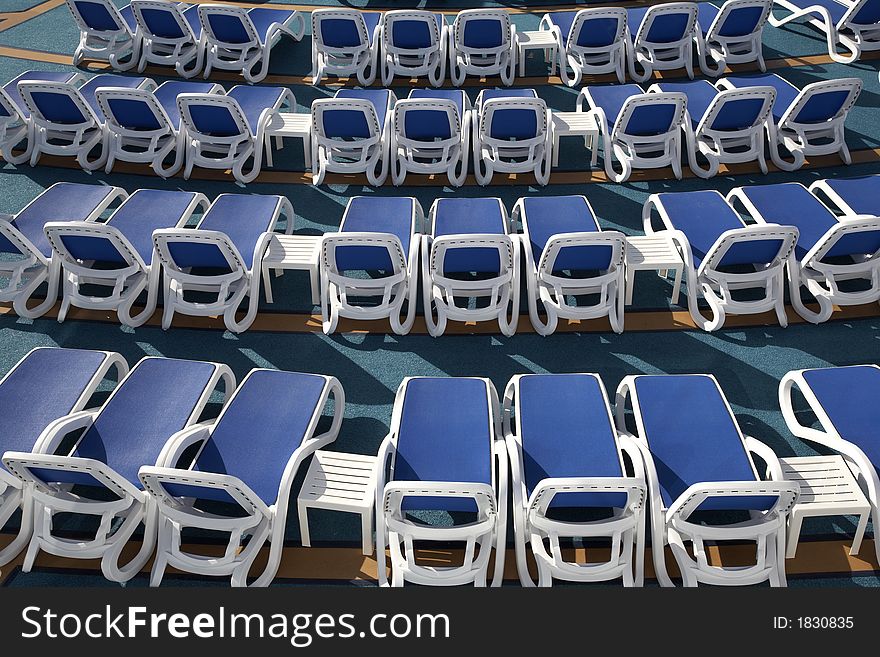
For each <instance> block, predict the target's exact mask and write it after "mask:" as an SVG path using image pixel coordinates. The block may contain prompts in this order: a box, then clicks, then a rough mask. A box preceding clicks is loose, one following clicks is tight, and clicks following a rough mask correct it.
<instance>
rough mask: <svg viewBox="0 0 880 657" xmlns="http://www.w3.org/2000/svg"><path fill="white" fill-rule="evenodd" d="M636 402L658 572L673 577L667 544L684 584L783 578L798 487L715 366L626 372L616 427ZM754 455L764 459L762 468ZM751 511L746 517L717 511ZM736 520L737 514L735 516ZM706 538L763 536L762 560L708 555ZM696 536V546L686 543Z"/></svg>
mask: <svg viewBox="0 0 880 657" xmlns="http://www.w3.org/2000/svg"><path fill="white" fill-rule="evenodd" d="M627 409H631V410H632V414H633V418H634V421H635V433H634V434H630V437H631V438H632V439H633V440H634V441H635V442H636V444H637V445H638V446H639V447H640V448H641V450H642V456H643V458H644V461H645V472H646V474H647V479H648V495H649V497H650V507H649V508H650V513H651V528H652V530H651V537H652V540H651V543H652V549H653V553H654V572H655V573H656V575H657V579H658V580H659V582H660V585H661V586H673V583H672V580H671V579H670V577H669V574H668V572H667V570H666V555H665V549H664V548H665V546H666V545H669V546H670V547H671V548H672V554H673V556H674V557H675V560H676V562H677V564H678V568H679V570H680V572H681V575H682V579H683V582H684V585H685V586H697V585H698V584H700V583H702V584H714V585H721V586H734V585H747V584H758V583H761V582H764V581H768V580H769V582H770V585H771V586H785V585H786V581H785V523H786V517H787V515H788V512H789V510H790V509H791V507H792V506H793V505H794V503H795V500H796V499H797V496H798V493H799V491H800V487H799V485H798V483H797V482H795V481H786V480H785V478H784V476H783V474H782V467H781V466H780V464H779V461H778V459H777V457H776V454H775V453H774V452H773V450H772V449H770V448H769V447H768V446H767V445H765V444H764V443H762V442H760V441H759V440H756V439H755V438H753V437H751V436H744V435H743V434H742V431H741V430H740V428H739V425H738V423H737V421H736V417H734V415H733V411H731V409H730V404H729V403H728V402H727V399H726V398H725V397H724V393H723V392H722V390H721V387H720V386H719V385H718V381H716V380H715V377H713V376H710V375H708V374H684V375H659V376H646V375H637V376H628V377H626V378H625V379H623V381H621V383H620V386H619V387H618V388H617V400H616V418H617V428H618V430H619V431H621V432H626V431H627V429H626V426H625V412H626V411H627ZM752 455H755V456H757V457H758V458H760V459H761V461H763V462H764V463H765V464H766V472H767V479H768V480H762V479H761V478H760V477H759V476H758V471H757V469H756V466H755V462H754V459H753V457H752ZM719 512H720V513H721V514H726V513H731V512H747V517H746V519H745V520H741V521H740V520H737V519H736V518H735V517H734V518H730V517H729V516H726V517H722V518H719V517H718V515H713V514H718V513H719ZM731 520H732V521H731ZM706 541H713V542H714V543H716V544H721V545H723V544H724V543H741V542H745V543H748V544H753V545H754V546H755V563H754V564H750V565H746V566H724V565H723V564H722V565H713V564H710V563H709V555H708V550H707V549H706ZM687 543H690V544H691V550H690V551H689V550H688V548H687V546H686V544H687Z"/></svg>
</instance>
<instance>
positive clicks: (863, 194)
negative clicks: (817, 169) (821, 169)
mask: <svg viewBox="0 0 880 657" xmlns="http://www.w3.org/2000/svg"><path fill="white" fill-rule="evenodd" d="M825 184H826V185H827V186H828V187H829V188H831V190H832V191H834V193H836V194H837V195H838V196H840V197H841V198H842V199H843V200H844V202H845V203H846V204H847V205H848V206H849V207H850V208H852V210H853V211H854V212H856V214H870V215H874V216H875V217H877V216H880V175H876V174H875V175H873V176H861V177H859V178H828V179H827V180H825Z"/></svg>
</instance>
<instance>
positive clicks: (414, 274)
mask: <svg viewBox="0 0 880 657" xmlns="http://www.w3.org/2000/svg"><path fill="white" fill-rule="evenodd" d="M412 201H413V216H412V222H413V223H412V225H413V227H414V229H415V230H414V232H413V235H412V237H411V238H410V243H409V253H408V254H405V253H404V252H403V244H401V242H400V238H399V237H397V235H392V234H390V233H356V232H338V233H325V234H324V238H323V239H322V240H321V251H320V255H319V256H318V257H319V258H320V263H319V266H320V268H321V320H322V323H323V329H324V333H326V334H328V335H329V334H330V333H333V332H334V331H335V330H336V326H337V324H338V323H339V318H340V317H347V318H350V319H355V320H371V319H386V318H387V319H388V320H389V321H390V322H391V330H393V331H394V332H395V333H396V334H397V335H406V334H407V333H409V332H410V330H411V329H412V326H413V323H414V322H415V320H416V298H417V296H418V290H419V283H418V276H419V248H420V247H421V243H422V240H421V237H422V236H421V235H420V234H419V230H420V229H421V227H422V226H423V225H424V223H425V217H424V214H423V212H422V206H421V205H420V204H419V202H418V201H417V200H416V199H412ZM346 246H370V247H375V248H384V249H385V250H386V251H387V252H388V259H389V261H390V262H391V264H392V266H393V267H394V269H393V270H392V271H391V272H390V273H388V275H386V276H383V277H381V278H356V277H354V276H346V275H345V273H344V272H343V271H340V269H339V267H338V266H337V264H336V249H337V247H343V248H344V247H346ZM349 297H351V298H353V299H357V298H361V299H363V298H371V299H375V300H377V303H375V305H372V306H365V305H359V304H352V303H350V301H349ZM404 303H406V304H407V309H406V315H404V314H403V304H404Z"/></svg>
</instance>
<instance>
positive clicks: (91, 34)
mask: <svg viewBox="0 0 880 657" xmlns="http://www.w3.org/2000/svg"><path fill="white" fill-rule="evenodd" d="M65 2H66V3H67V8H68V9H70V13H71V14H73V20H74V21H75V22H76V26H77V27H78V28H79V44H78V45H77V47H76V50H75V51H74V53H73V65H74V66H79V65H80V64H81V63H82V61H83V59H85V58H86V57H88V58H90V59H99V60H105V61H108V62H110V66H111V67H112V68H113V70H116V71H127V70H129V69H132V68H134V67H135V66H136V65H137V63H138V52H139V50H140V45H141V44H140V40H141V37H140V34H138V33H137V31H132V29H131V27H129V25H128V23H126V22H125V19H124V18H123V17H122V15H121V14H120V13H119V9H117V8H116V5H115V4H113V2H112V1H111V0H89V2H90V3H91V4H94V5H100V6H101V7H102V9H104V10H106V12H107V14H108V15H109V16H110V18H111V21H112V22H113V23H115V24H116V29H110V30H95V29H93V28H91V27H90V26H89V23H88V21H87V20H86V18H85V17H83V15H82V13H80V10H79V7H78V6H77V3H76V0H65ZM122 60H125V61H122Z"/></svg>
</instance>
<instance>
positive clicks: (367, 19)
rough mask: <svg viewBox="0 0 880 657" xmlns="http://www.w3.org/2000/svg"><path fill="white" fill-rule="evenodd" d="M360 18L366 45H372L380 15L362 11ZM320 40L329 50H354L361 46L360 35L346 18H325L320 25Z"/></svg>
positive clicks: (352, 23)
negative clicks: (365, 35)
mask: <svg viewBox="0 0 880 657" xmlns="http://www.w3.org/2000/svg"><path fill="white" fill-rule="evenodd" d="M361 16H362V17H363V19H364V24H365V25H366V26H367V41H368V45H370V46H372V45H373V36H374V34H375V31H376V27H377V26H378V25H379V21H380V20H382V13H381V12H378V11H362V12H361ZM320 30H321V40H322V41H323V42H324V43H325V44H326V45H327V46H329V47H331V48H354V47H356V46H359V45H361V38H360V34H359V32H358V30H357V27H356V25H355V23H354V22H353V21H350V20H348V19H346V18H325V19H324V20H322V21H321V23H320Z"/></svg>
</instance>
